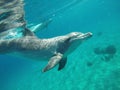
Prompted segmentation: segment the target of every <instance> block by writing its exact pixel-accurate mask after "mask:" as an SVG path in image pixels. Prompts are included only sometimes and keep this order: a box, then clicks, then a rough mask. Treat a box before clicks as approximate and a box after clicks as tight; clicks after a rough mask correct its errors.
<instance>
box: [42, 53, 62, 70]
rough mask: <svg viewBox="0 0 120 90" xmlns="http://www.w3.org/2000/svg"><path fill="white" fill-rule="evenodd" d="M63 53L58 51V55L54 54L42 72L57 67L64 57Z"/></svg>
mask: <svg viewBox="0 0 120 90" xmlns="http://www.w3.org/2000/svg"><path fill="white" fill-rule="evenodd" d="M62 57H63V55H62V54H61V53H57V54H56V55H54V56H53V57H51V58H50V60H49V62H48V64H47V65H46V67H45V68H44V69H43V70H42V72H46V71H48V70H50V69H52V68H53V67H55V66H56V65H57V64H58V63H59V62H60V60H61V59H62Z"/></svg>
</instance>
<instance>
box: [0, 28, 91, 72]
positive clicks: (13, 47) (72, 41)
mask: <svg viewBox="0 0 120 90" xmlns="http://www.w3.org/2000/svg"><path fill="white" fill-rule="evenodd" d="M91 36H92V33H90V32H88V33H80V32H72V33H70V34H67V35H64V36H58V37H53V38H49V39H39V38H37V37H36V36H35V35H34V33H33V32H31V31H30V30H28V29H25V32H24V37H22V38H17V39H8V40H0V53H1V54H2V53H3V54H10V53H12V54H13V53H14V54H16V55H20V56H24V57H27V58H30V59H37V60H41V59H43V60H49V62H48V64H47V65H46V66H45V68H44V69H43V70H42V72H46V71H48V70H50V69H52V68H53V67H55V66H56V65H57V64H59V67H58V70H61V69H63V68H64V66H65V64H66V62H67V56H68V55H69V54H70V53H72V52H73V51H74V50H75V49H76V48H77V47H78V46H79V45H80V44H81V43H82V42H83V41H84V40H86V39H88V38H90V37H91Z"/></svg>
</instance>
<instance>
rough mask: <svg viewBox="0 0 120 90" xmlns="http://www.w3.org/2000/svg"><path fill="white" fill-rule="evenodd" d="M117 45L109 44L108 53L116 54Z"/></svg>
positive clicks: (106, 49) (106, 51) (106, 50)
mask: <svg viewBox="0 0 120 90" xmlns="http://www.w3.org/2000/svg"><path fill="white" fill-rule="evenodd" d="M116 51H117V50H116V47H115V46H114V45H109V46H107V47H106V48H105V53H106V54H115V53H116Z"/></svg>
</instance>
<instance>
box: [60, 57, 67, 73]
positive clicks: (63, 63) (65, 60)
mask: <svg viewBox="0 0 120 90" xmlns="http://www.w3.org/2000/svg"><path fill="white" fill-rule="evenodd" d="M66 63H67V57H65V58H62V60H60V62H59V67H58V71H60V70H61V69H63V68H64V67H65V65H66Z"/></svg>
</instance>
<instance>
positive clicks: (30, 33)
mask: <svg viewBox="0 0 120 90" xmlns="http://www.w3.org/2000/svg"><path fill="white" fill-rule="evenodd" d="M23 35H24V36H35V34H34V33H33V32H32V31H31V30H29V29H28V28H25V29H24V32H23Z"/></svg>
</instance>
